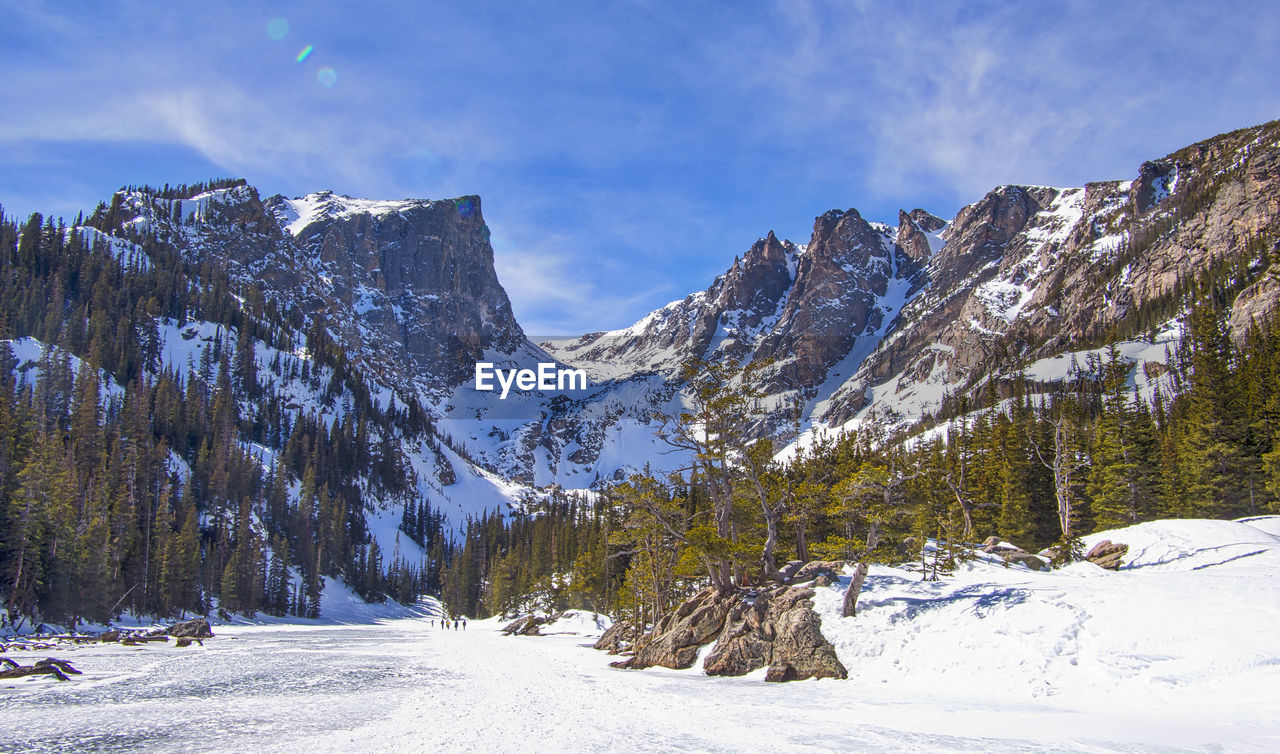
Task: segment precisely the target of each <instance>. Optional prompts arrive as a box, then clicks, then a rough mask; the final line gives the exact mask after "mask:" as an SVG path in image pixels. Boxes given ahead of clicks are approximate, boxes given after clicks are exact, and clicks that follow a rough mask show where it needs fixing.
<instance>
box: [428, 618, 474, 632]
mask: <svg viewBox="0 0 1280 754" xmlns="http://www.w3.org/2000/svg"><path fill="white" fill-rule="evenodd" d="M430 623H431V627H432V628H435V625H436V620H435V618H432V619H431V621H430ZM451 623H452V624H453V630H454V631H457V630H458V624H459V623H461V624H462V630H463V631H466V630H467V619H466V618H453V619H452V620H450V619H449V618H441V619H440V628H442V629H444V630H446V631H447V630H449V625H450V624H451Z"/></svg>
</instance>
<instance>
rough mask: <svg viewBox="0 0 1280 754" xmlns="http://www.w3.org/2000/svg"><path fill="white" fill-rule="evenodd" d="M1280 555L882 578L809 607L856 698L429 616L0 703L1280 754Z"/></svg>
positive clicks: (139, 667) (460, 745)
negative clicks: (929, 578) (855, 599)
mask: <svg viewBox="0 0 1280 754" xmlns="http://www.w3.org/2000/svg"><path fill="white" fill-rule="evenodd" d="M1278 534H1280V519H1277V518H1275V517H1272V518H1267V519H1262V520H1255V521H1251V522H1247V523H1241V522H1197V521H1172V522H1157V523H1153V524H1144V525H1141V526H1139V527H1133V528H1131V529H1128V530H1120V531H1116V532H1111V533H1108V534H1107V535H1106V536H1108V537H1109V538H1111V539H1113V540H1115V541H1122V542H1128V543H1129V544H1131V545H1132V546H1133V548H1132V550H1131V556H1132V562H1131V563H1129V562H1128V561H1126V562H1127V566H1126V568H1124V569H1122V570H1121V571H1120V572H1117V573H1111V572H1104V571H1101V570H1100V569H1097V568H1095V567H1093V566H1090V565H1086V564H1079V565H1076V566H1073V567H1071V568H1068V569H1064V570H1062V571H1058V572H1053V573H1036V572H1031V571H1028V570H1026V569H1024V568H1021V567H1018V568H1004V567H1003V566H1000V565H997V564H994V563H990V562H981V561H980V562H975V563H971V564H969V565H968V566H966V567H965V568H963V569H962V570H961V571H960V572H959V573H958V574H957V575H956V576H954V577H951V578H947V579H944V580H942V581H939V582H936V583H933V582H921V581H919V576H918V574H914V573H911V572H909V571H900V570H898V569H892V568H877V569H873V570H872V573H871V575H870V577H869V578H868V582H867V586H866V591H865V592H864V594H863V598H862V601H861V603H860V605H861V610H860V614H859V616H858V617H857V618H853V619H841V618H839V617H838V614H837V612H836V609H837V608H836V603H837V602H838V599H839V596H840V590H841V586H836V587H832V588H829V589H824V590H820V593H819V595H818V597H817V607H818V609H819V612H820V613H822V615H823V631H824V632H825V633H826V634H827V635H828V636H829V637H830V638H831V639H832V641H833V642H834V643H835V644H836V646H837V650H838V652H839V654H840V657H841V659H842V660H843V661H844V662H845V664H846V665H847V666H848V667H849V670H850V680H848V681H832V680H823V681H811V682H800V683H790V684H778V685H775V684H767V683H765V682H764V681H763V680H762V678H761V677H760V674H758V673H757V674H754V675H752V676H748V677H746V678H738V679H718V678H708V677H706V676H703V675H702V674H701V673H700V672H698V671H696V670H690V671H668V670H662V669H655V670H647V671H622V670H615V669H613V668H610V667H609V666H608V662H609V660H611V659H615V658H611V657H609V656H607V655H605V654H603V653H599V652H595V651H593V650H591V649H588V648H587V647H586V645H589V643H590V642H591V638H590V637H589V636H586V635H584V634H576V635H575V634H561V635H555V636H547V637H503V636H501V635H499V634H498V633H497V629H498V627H499V626H500V623H499V622H497V621H484V622H476V621H473V622H472V623H471V624H470V626H469V628H468V630H466V631H452V630H450V631H441V630H440V629H438V628H433V627H431V626H430V624H429V623H428V622H427V621H426V620H424V619H421V618H398V619H391V620H385V621H383V622H379V623H373V624H369V625H329V626H288V625H274V626H224V627H220V628H218V629H217V631H218V636H217V637H216V638H214V639H212V640H209V641H207V642H206V644H205V646H204V647H193V648H189V649H177V648H174V647H172V646H169V647H158V646H148V647H145V648H140V649H131V648H127V647H119V646H98V645H94V646H85V647H79V648H75V649H70V650H66V651H61V650H60V651H57V652H52V651H51V652H48V653H47V654H50V655H53V656H58V657H61V658H63V659H68V660H70V661H71V662H72V663H73V664H74V665H75V666H76V667H77V668H79V669H81V670H84V671H85V672H86V675H85V676H82V677H79V678H77V679H75V680H72V681H69V682H66V683H58V682H56V681H52V680H50V679H47V678H36V679H26V680H23V681H15V682H8V684H7V686H0V749H3V750H22V751H33V750H35V751H39V750H66V749H77V750H81V749H98V750H133V749H162V750H220V751H243V750H247V749H250V748H252V749H255V750H258V749H261V750H271V751H279V750H296V749H298V748H299V747H301V746H306V747H307V749H308V750H310V751H352V750H372V751H382V750H393V751H457V750H473V749H484V750H495V751H522V752H524V751H618V750H661V751H670V750H692V751H761V750H782V751H795V750H801V751H805V750H814V751H826V750H846V751H849V750H857V751H865V750H889V751H900V750H910V751H991V750H996V751H1061V750H1085V751H1132V750H1142V751H1188V750H1190V751H1222V750H1227V751H1276V750H1280V715H1277V714H1276V710H1277V709H1280V632H1278V631H1277V630H1276V629H1277V626H1280V585H1278V584H1277V583H1276V580H1275V574H1277V573H1280V537H1277V535H1278ZM567 626H572V627H578V628H580V629H581V630H583V631H585V632H591V631H593V630H595V629H596V626H595V624H594V622H593V621H591V620H590V619H589V616H579V618H578V620H576V621H574V622H572V623H566V624H565V626H561V628H564V627H567ZM21 654H22V655H25V654H27V653H21ZM10 656H14V655H12V653H10ZM39 656H42V655H39ZM19 659H20V660H23V661H27V658H26V657H19Z"/></svg>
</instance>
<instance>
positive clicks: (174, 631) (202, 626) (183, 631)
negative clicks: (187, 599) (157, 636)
mask: <svg viewBox="0 0 1280 754" xmlns="http://www.w3.org/2000/svg"><path fill="white" fill-rule="evenodd" d="M168 634H169V635H170V636H189V637H191V638H192V639H208V638H210V637H212V636H213V629H211V628H209V621H208V620H207V619H205V618H192V619H191V620H186V621H182V622H181V623H175V624H173V625H172V626H170V627H169V631H168Z"/></svg>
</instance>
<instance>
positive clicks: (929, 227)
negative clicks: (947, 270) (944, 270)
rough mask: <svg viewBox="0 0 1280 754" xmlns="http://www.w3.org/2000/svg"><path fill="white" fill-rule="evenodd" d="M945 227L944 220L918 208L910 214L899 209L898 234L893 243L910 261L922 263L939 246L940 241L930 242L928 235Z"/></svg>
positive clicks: (945, 222)
mask: <svg viewBox="0 0 1280 754" xmlns="http://www.w3.org/2000/svg"><path fill="white" fill-rule="evenodd" d="M946 226H947V221H946V220H943V219H942V218H940V217H937V216H935V215H932V214H930V213H928V212H926V211H924V210H922V209H920V208H918V207H917V208H916V209H913V210H911V211H910V212H907V211H906V210H901V209H900V210H898V234H897V237H896V238H895V239H894V241H895V243H897V244H898V246H899V247H901V249H902V251H903V253H905V254H906V255H907V256H908V257H910V258H911V261H913V262H917V263H922V262H925V261H927V260H928V259H929V257H931V256H933V249H934V247H935V246H941V239H938V240H936V241H933V242H931V241H930V238H929V235H928V234H930V233H936V232H937V231H940V230H942V229H943V228H945V227H946Z"/></svg>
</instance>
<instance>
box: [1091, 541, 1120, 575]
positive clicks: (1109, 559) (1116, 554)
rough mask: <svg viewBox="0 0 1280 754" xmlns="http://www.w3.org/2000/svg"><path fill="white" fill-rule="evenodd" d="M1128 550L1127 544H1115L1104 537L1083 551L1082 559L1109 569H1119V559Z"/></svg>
mask: <svg viewBox="0 0 1280 754" xmlns="http://www.w3.org/2000/svg"><path fill="white" fill-rule="evenodd" d="M1128 552H1129V545H1124V544H1115V543H1113V542H1112V541H1111V540H1109V539H1104V540H1102V541H1101V542H1099V543H1098V544H1096V545H1094V546H1093V547H1092V548H1090V549H1089V552H1087V553H1085V556H1084V559H1085V560H1087V561H1089V562H1090V563H1093V564H1094V565H1097V566H1100V567H1102V568H1106V569H1107V570H1111V571H1118V570H1120V560H1121V558H1123V557H1124V556H1125V554H1126V553H1128Z"/></svg>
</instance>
